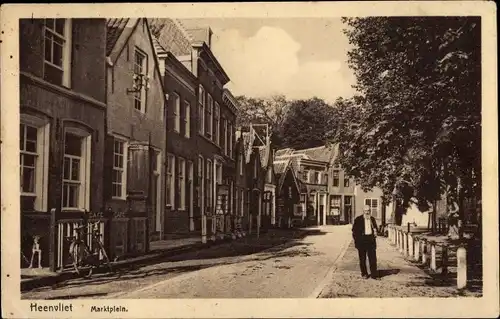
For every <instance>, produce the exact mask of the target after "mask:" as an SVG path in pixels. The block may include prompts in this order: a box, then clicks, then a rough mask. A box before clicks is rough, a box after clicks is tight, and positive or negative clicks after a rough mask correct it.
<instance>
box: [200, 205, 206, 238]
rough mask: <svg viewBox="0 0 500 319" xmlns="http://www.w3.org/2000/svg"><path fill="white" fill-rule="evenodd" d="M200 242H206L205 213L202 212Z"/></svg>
mask: <svg viewBox="0 0 500 319" xmlns="http://www.w3.org/2000/svg"><path fill="white" fill-rule="evenodd" d="M201 242H202V243H203V244H206V243H207V215H205V213H204V212H202V214H201Z"/></svg>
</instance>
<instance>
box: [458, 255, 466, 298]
mask: <svg viewBox="0 0 500 319" xmlns="http://www.w3.org/2000/svg"><path fill="white" fill-rule="evenodd" d="M465 287H467V250H466V249H465V247H464V246H460V247H458V249H457V288H458V289H464V288H465Z"/></svg>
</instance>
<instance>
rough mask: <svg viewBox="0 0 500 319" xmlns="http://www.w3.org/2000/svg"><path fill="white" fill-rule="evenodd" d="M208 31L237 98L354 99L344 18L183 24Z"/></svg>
mask: <svg viewBox="0 0 500 319" xmlns="http://www.w3.org/2000/svg"><path fill="white" fill-rule="evenodd" d="M182 23H183V24H184V26H185V27H186V28H190V27H194V26H196V27H205V26H210V28H211V29H212V31H213V36H212V51H213V53H214V55H215V56H216V57H217V59H218V60H219V62H220V64H221V65H222V67H223V68H224V70H225V71H226V73H227V74H228V75H229V77H230V79H231V81H230V83H228V85H227V87H228V88H229V89H230V90H231V91H232V92H233V94H234V95H246V96H249V97H266V96H270V95H272V94H284V95H285V96H286V97H287V98H289V99H307V98H311V97H319V98H322V99H325V100H326V101H330V102H333V101H334V100H335V99H336V98H338V97H350V96H352V94H353V93H354V89H352V87H351V85H352V84H354V81H355V78H354V76H353V74H352V71H351V70H350V69H349V68H348V66H347V51H348V50H349V48H350V45H349V42H348V40H347V38H346V36H345V35H344V34H343V33H342V29H343V28H344V25H343V24H342V22H341V21H340V18H267V19H266V18H264V19H262V18H259V19H253V18H223V19H196V20H182Z"/></svg>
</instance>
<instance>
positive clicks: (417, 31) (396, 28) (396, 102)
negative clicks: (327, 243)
mask: <svg viewBox="0 0 500 319" xmlns="http://www.w3.org/2000/svg"><path fill="white" fill-rule="evenodd" d="M343 22H344V23H345V24H346V25H347V28H346V29H345V30H344V32H345V34H346V35H347V37H348V39H349V42H350V43H351V44H352V45H353V49H352V50H351V51H349V52H348V63H349V66H350V68H352V70H353V71H354V73H355V76H356V80H357V83H356V85H355V88H356V89H357V91H358V92H359V96H356V97H355V98H353V99H349V100H343V99H339V100H337V102H336V104H337V108H338V109H339V112H340V113H341V116H340V117H341V118H342V120H341V121H340V122H339V123H338V124H339V129H338V130H337V131H336V132H331V137H332V139H333V140H334V141H336V142H339V144H340V147H341V150H342V154H341V157H340V160H339V161H340V164H341V165H342V166H343V167H344V168H345V169H346V170H347V172H348V173H349V174H350V175H352V176H354V177H355V178H356V179H357V180H358V182H359V183H361V185H362V186H363V187H364V188H368V189H369V188H373V187H375V186H378V187H380V188H381V189H382V190H383V192H384V197H385V199H387V200H393V201H397V202H398V203H400V204H401V206H403V208H405V207H408V205H409V204H410V202H411V201H412V200H415V203H416V204H417V205H418V206H419V207H421V208H422V209H426V208H429V206H430V205H431V204H432V203H433V202H435V201H436V200H438V199H439V198H440V197H441V195H442V194H443V193H444V191H445V189H447V190H448V191H449V192H450V193H452V194H455V195H456V196H462V197H463V196H464V195H465V194H468V195H477V194H479V192H480V185H481V182H480V176H481V173H480V172H481V160H480V150H481V122H480V116H481V95H480V94H481V85H480V79H481V74H480V72H481V70H480V66H481V63H480V62H481V60H480V59H481V57H480V54H481V52H480V41H481V40H480V39H481V32H480V19H476V18H470V17H370V18H344V19H343ZM353 124H354V125H353Z"/></svg>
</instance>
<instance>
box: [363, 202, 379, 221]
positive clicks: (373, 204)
mask: <svg viewBox="0 0 500 319" xmlns="http://www.w3.org/2000/svg"><path fill="white" fill-rule="evenodd" d="M365 205H367V206H370V213H371V215H372V216H373V217H377V216H378V210H379V200H378V198H365Z"/></svg>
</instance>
